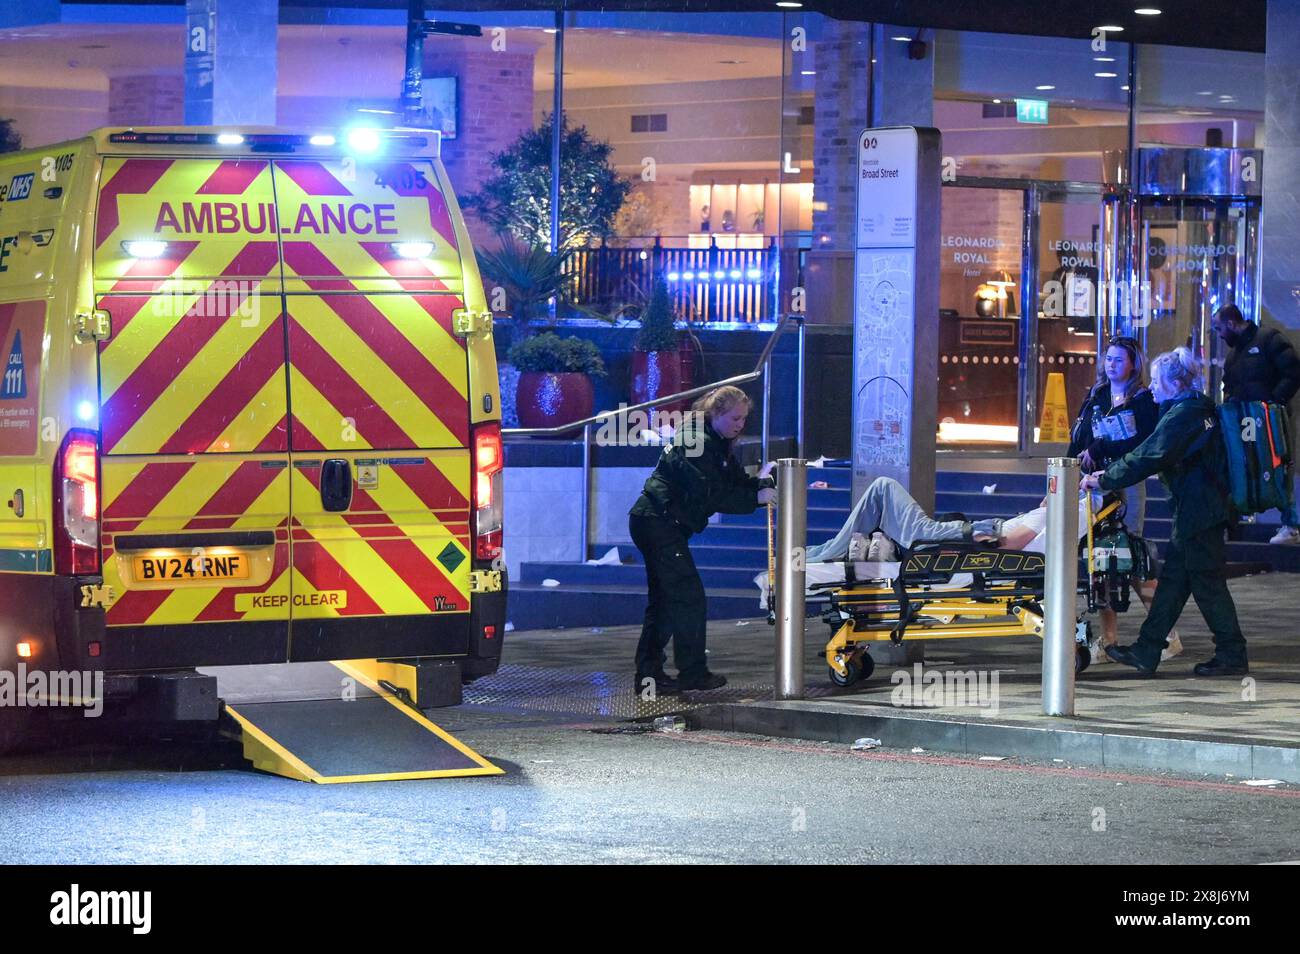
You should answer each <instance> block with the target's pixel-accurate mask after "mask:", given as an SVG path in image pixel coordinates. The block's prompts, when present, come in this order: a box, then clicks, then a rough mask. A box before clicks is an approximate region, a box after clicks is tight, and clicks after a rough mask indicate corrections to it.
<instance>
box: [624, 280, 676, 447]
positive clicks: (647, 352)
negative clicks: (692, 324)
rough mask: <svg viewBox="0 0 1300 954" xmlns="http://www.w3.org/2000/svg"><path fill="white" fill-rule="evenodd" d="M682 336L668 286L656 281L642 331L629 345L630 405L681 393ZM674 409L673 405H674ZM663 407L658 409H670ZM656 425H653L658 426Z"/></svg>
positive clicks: (644, 310) (644, 313) (642, 323)
mask: <svg viewBox="0 0 1300 954" xmlns="http://www.w3.org/2000/svg"><path fill="white" fill-rule="evenodd" d="M681 338H682V336H681V333H680V332H679V331H678V330H677V322H676V321H675V320H674V317H673V309H672V303H671V302H670V300H669V297H668V286H667V284H665V283H664V280H663V279H662V278H656V279H655V283H654V287H653V288H652V289H651V292H650V300H649V301H647V302H646V305H645V308H644V309H643V310H642V312H641V330H640V331H639V332H637V336H636V340H635V341H634V342H633V344H632V361H631V365H632V403H633V404H641V403H642V402H644V401H651V400H653V399H654V398H657V397H659V396H660V395H665V394H676V393H677V392H678V391H680V390H682V387H683V378H682V349H681ZM673 407H675V405H674V406H673ZM670 409H672V408H671V407H670V406H668V405H665V406H663V407H661V408H659V410H661V411H663V410H670ZM657 424H658V422H655V426H657Z"/></svg>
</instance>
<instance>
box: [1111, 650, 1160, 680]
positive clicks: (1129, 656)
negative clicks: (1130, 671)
mask: <svg viewBox="0 0 1300 954" xmlns="http://www.w3.org/2000/svg"><path fill="white" fill-rule="evenodd" d="M1106 655H1107V656H1109V657H1110V658H1111V659H1113V660H1115V662H1117V663H1123V664H1124V665H1125V666H1132V667H1133V668H1134V669H1136V670H1137V671H1138V672H1139V673H1141V674H1142V675H1144V676H1154V675H1155V674H1156V667H1155V664H1154V663H1148V662H1147V661H1146V660H1144V659H1143V658H1142V657H1140V656H1138V655H1137V654H1136V653H1134V652H1133V647H1132V646H1107V647H1106Z"/></svg>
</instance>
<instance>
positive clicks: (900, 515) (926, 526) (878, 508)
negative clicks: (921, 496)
mask: <svg viewBox="0 0 1300 954" xmlns="http://www.w3.org/2000/svg"><path fill="white" fill-rule="evenodd" d="M969 529H970V525H969V524H967V523H965V522H964V521H962V520H952V521H949V522H940V521H938V520H935V519H934V518H933V517H931V516H930V515H929V514H928V513H926V512H925V510H923V509H922V508H921V505H920V504H918V503H917V502H916V501H915V500H913V499H912V495H911V494H909V493H908V492H907V488H905V487H904V486H903V485H902V484H900V483H899V482H898V481H896V480H893V479H891V478H889V477H877V478H876V479H875V480H874V481H872V483H871V486H870V487H868V488H867V492H866V493H865V494H863V495H862V499H861V500H859V501H858V503H857V506H855V507H854V508H853V512H852V513H850V514H849V519H848V520H847V521H846V522H845V524H844V526H843V527H841V528H840V532H839V533H837V534H835V536H834V537H833V538H832V539H830V540H828V541H826V542H825V543H822V544H819V545H818V546H815V547H809V548H808V550H807V553H806V554H805V559H806V562H808V563H825V562H828V561H831V560H843V559H844V558H845V557H846V556H848V554H849V541H850V540H851V539H852V537H853V534H854V533H863V534H870V533H871V532H872V531H873V530H880V531H882V532H883V533H884V534H885V536H887V537H889V539H891V540H893V541H894V542H895V543H897V544H900V545H902V546H905V547H910V546H911V545H912V544H913V543H915V542H916V541H917V540H961V539H964V538H965V536H966V532H967V531H968V530H969Z"/></svg>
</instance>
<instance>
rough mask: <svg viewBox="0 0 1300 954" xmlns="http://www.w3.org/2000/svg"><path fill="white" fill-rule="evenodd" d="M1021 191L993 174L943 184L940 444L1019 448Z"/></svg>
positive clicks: (1022, 338)
mask: <svg viewBox="0 0 1300 954" xmlns="http://www.w3.org/2000/svg"><path fill="white" fill-rule="evenodd" d="M1026 194H1027V193H1026V189H1025V188H1024V186H1022V185H1019V184H1013V183H1009V184H1006V185H998V184H996V183H993V182H992V181H989V182H987V183H986V182H981V183H978V184H976V183H971V182H965V183H960V184H956V185H952V186H949V187H947V188H945V189H944V190H943V195H942V211H941V226H940V239H939V242H940V247H939V262H940V265H939V340H938V342H937V346H938V349H939V360H938V367H939V380H938V388H939V393H938V405H939V406H938V412H939V413H938V422H939V427H938V433H937V445H938V447H939V448H940V449H941V450H977V451H993V452H1004V453H1005V452H1010V453H1014V452H1016V451H1018V450H1019V449H1020V444H1021V423H1022V422H1021V410H1020V409H1021V403H1022V393H1023V390H1022V381H1021V370H1022V369H1021V363H1022V361H1023V360H1024V345H1025V334H1024V318H1023V315H1024V309H1023V308H1022V307H1021V306H1022V302H1023V295H1022V293H1021V285H1022V275H1023V271H1024V247H1023V243H1022V235H1023V234H1024V227H1025V213H1026ZM1031 298H1032V296H1031Z"/></svg>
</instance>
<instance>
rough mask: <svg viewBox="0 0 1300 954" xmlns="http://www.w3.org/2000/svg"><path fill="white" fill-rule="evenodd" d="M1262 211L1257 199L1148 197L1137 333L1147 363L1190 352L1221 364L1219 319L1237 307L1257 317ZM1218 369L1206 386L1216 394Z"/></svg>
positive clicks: (1142, 209) (1142, 215) (1142, 219)
mask: <svg viewBox="0 0 1300 954" xmlns="http://www.w3.org/2000/svg"><path fill="white" fill-rule="evenodd" d="M1259 212H1260V205H1259V200H1258V199H1257V198H1234V199H1229V198H1203V197H1163V196H1144V197H1143V199H1142V201H1141V204H1140V206H1139V214H1138V228H1139V236H1140V240H1139V243H1138V256H1137V264H1138V274H1139V275H1140V276H1142V279H1143V282H1144V283H1145V287H1144V289H1143V291H1144V293H1145V294H1146V296H1147V297H1148V305H1147V308H1146V309H1145V315H1143V313H1142V312H1141V311H1139V312H1138V314H1139V320H1137V321H1136V322H1135V323H1134V326H1135V327H1136V328H1138V329H1140V330H1142V331H1143V332H1144V336H1145V345H1146V350H1147V354H1148V356H1151V357H1154V356H1155V355H1157V354H1159V353H1161V352H1162V351H1169V350H1171V349H1173V348H1176V347H1179V346H1180V345H1186V346H1188V347H1191V348H1192V350H1193V351H1195V352H1196V353H1198V354H1200V355H1202V356H1206V357H1212V358H1213V357H1216V350H1219V349H1220V348H1221V346H1220V344H1219V342H1218V340H1217V339H1216V338H1215V337H1214V335H1213V332H1212V331H1211V329H1210V319H1211V318H1212V317H1213V316H1214V313H1215V312H1216V311H1217V310H1218V309H1219V308H1221V307H1222V306H1224V305H1227V304H1236V305H1237V307H1239V308H1240V309H1241V311H1242V313H1243V314H1244V315H1246V316H1247V317H1250V316H1253V315H1254V314H1256V311H1257V308H1256V301H1255V296H1256V295H1257V287H1258V283H1257V282H1256V280H1255V276H1256V274H1257V272H1258V268H1259V256H1258V249H1259ZM1218 357H1220V358H1221V355H1219V356H1218ZM1220 367H1221V365H1220V364H1219V363H1218V362H1215V364H1214V365H1213V366H1212V372H1211V374H1210V376H1209V380H1207V382H1206V384H1207V386H1209V387H1210V388H1211V392H1210V393H1212V394H1214V393H1217V390H1218V383H1219V369H1220Z"/></svg>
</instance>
